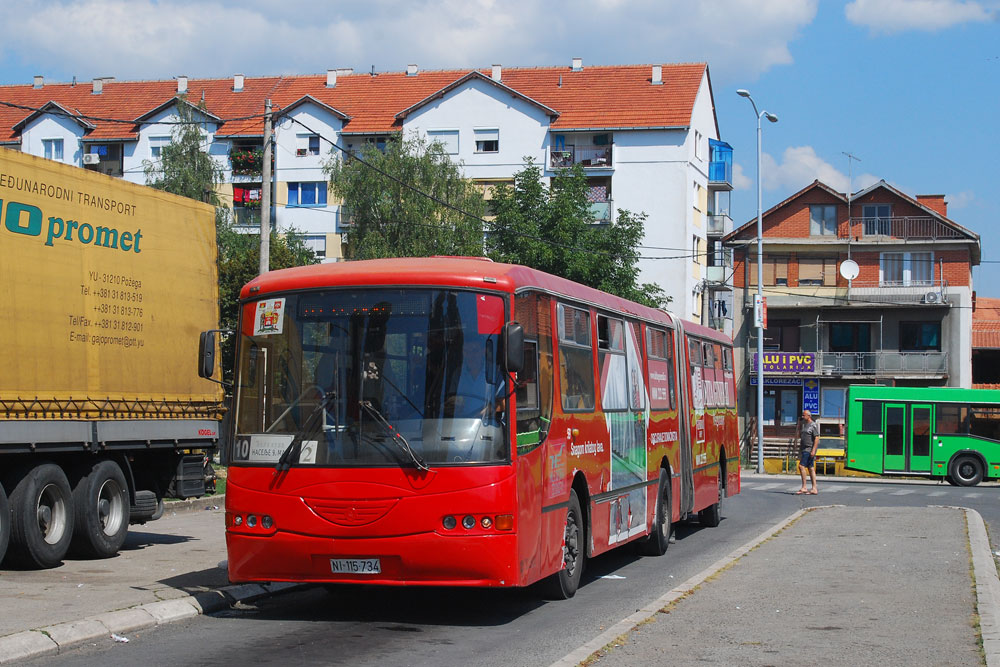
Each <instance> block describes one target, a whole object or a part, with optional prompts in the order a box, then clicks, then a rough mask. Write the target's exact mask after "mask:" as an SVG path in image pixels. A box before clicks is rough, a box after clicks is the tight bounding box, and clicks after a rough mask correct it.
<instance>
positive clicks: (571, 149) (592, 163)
mask: <svg viewBox="0 0 1000 667" xmlns="http://www.w3.org/2000/svg"><path fill="white" fill-rule="evenodd" d="M576 164H578V165H581V166H582V167H584V168H588V167H590V168H597V169H607V168H609V167H611V144H608V145H605V146H566V147H565V148H560V149H556V148H553V149H551V150H550V151H549V167H551V168H552V169H560V168H563V167H572V166H573V165H576Z"/></svg>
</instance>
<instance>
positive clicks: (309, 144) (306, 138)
mask: <svg viewBox="0 0 1000 667" xmlns="http://www.w3.org/2000/svg"><path fill="white" fill-rule="evenodd" d="M314 144H315V145H314ZM319 153H320V141H319V135H318V134H314V133H303V134H296V135H295V156H296V157H309V156H316V155H319Z"/></svg>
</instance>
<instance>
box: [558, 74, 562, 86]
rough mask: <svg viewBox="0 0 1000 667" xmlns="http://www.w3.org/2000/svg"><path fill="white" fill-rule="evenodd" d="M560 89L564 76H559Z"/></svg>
mask: <svg viewBox="0 0 1000 667" xmlns="http://www.w3.org/2000/svg"><path fill="white" fill-rule="evenodd" d="M559 87H560V88H562V74H560V75H559Z"/></svg>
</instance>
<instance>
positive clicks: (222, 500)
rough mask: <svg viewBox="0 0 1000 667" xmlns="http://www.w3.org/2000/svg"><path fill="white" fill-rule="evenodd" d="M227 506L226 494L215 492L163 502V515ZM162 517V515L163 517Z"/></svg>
mask: <svg viewBox="0 0 1000 667" xmlns="http://www.w3.org/2000/svg"><path fill="white" fill-rule="evenodd" d="M225 506H226V494H224V493H220V494H213V495H208V496H202V497H201V498H188V499H186V500H168V501H166V502H165V503H164V504H163V516H169V515H170V514H185V513H187V512H193V511H195V510H220V509H223V508H224V507H225ZM161 518H162V517H161Z"/></svg>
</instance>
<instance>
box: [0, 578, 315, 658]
mask: <svg viewBox="0 0 1000 667" xmlns="http://www.w3.org/2000/svg"><path fill="white" fill-rule="evenodd" d="M309 585H310V584H299V583H277V584H237V585H233V586H226V587H225V588H221V589H218V590H214V591H207V592H204V593H195V594H194V595H189V596H187V597H183V598H177V599H175V600H162V601H160V602H147V603H146V604H142V605H138V606H136V607H129V608H128V609H122V610H119V611H112V612H105V613H102V614H97V615H95V616H89V617H87V618H84V619H81V620H78V621H68V622H66V623H59V624H56V625H49V626H46V627H43V628H37V629H35V630H25V631H23V632H17V633H15V634H12V635H7V636H6V637H0V665H6V664H14V663H17V662H20V661H23V660H28V659H29V658H37V657H39V656H43V655H55V654H58V653H62V652H63V651H65V650H67V649H70V648H74V647H76V646H78V645H79V644H82V643H84V642H88V641H93V640H96V639H101V638H107V637H112V638H113V636H114V635H119V636H122V637H123V638H124V635H125V633H129V632H135V631H136V630H142V629H145V628H151V627H153V626H155V625H163V624H165V623H173V622H174V621H182V620H184V619H187V618H192V617H194V616H199V615H201V614H210V613H213V612H216V611H221V610H222V609H225V608H227V607H232V606H233V605H235V604H239V603H241V602H252V601H253V600H256V599H258V598H262V597H265V596H268V595H275V594H277V593H285V592H288V591H292V590H298V589H300V588H306V587H307V586H309ZM115 641H121V640H120V639H115ZM126 641H127V639H126Z"/></svg>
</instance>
